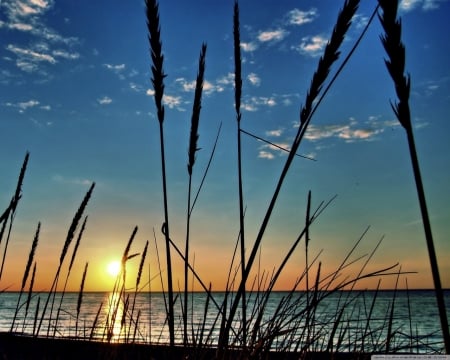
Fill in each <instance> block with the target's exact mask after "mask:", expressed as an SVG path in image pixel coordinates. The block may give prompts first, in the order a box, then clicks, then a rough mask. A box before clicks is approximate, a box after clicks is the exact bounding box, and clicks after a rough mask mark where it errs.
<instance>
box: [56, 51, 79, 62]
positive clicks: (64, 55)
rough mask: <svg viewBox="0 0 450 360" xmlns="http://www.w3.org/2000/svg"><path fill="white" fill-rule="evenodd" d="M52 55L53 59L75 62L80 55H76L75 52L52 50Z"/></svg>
mask: <svg viewBox="0 0 450 360" xmlns="http://www.w3.org/2000/svg"><path fill="white" fill-rule="evenodd" d="M52 54H53V56H55V57H61V58H64V59H67V60H76V59H78V58H79V57H80V54H78V53H77V52H74V53H70V52H68V51H65V50H53V51H52Z"/></svg>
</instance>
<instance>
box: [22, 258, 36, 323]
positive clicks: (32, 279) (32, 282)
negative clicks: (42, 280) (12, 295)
mask: <svg viewBox="0 0 450 360" xmlns="http://www.w3.org/2000/svg"><path fill="white" fill-rule="evenodd" d="M35 276H36V261H35V262H34V266H33V272H32V274H31V280H30V286H29V288H28V295H27V302H26V305H25V315H24V316H23V325H22V331H23V330H25V321H26V319H27V316H28V310H29V309H30V303H31V297H32V295H33V286H34V279H35Z"/></svg>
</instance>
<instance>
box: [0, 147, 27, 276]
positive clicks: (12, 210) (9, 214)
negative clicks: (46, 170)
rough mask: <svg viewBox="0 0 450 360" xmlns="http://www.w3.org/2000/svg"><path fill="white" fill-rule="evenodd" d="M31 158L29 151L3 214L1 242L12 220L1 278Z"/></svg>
mask: <svg viewBox="0 0 450 360" xmlns="http://www.w3.org/2000/svg"><path fill="white" fill-rule="evenodd" d="M29 158H30V153H29V152H27V153H26V154H25V159H24V160H23V164H22V168H21V169H20V173H19V178H18V180H17V186H16V191H15V193H14V196H13V198H12V199H11V202H10V204H9V207H8V208H7V209H6V211H5V212H4V213H3V214H2V220H3V225H2V228H1V230H0V244H1V243H2V240H3V235H4V232H5V229H6V224H7V222H8V218H10V221H9V228H8V233H7V235H6V239H5V248H4V250H3V257H2V264H1V267H0V280H1V279H2V275H3V267H4V265H5V259H6V254H7V252H8V245H9V239H10V237H11V230H12V226H13V223H14V218H15V217H16V210H17V205H18V204H19V200H20V199H21V197H22V184H23V179H24V178H25V172H26V170H27V165H28V159H29Z"/></svg>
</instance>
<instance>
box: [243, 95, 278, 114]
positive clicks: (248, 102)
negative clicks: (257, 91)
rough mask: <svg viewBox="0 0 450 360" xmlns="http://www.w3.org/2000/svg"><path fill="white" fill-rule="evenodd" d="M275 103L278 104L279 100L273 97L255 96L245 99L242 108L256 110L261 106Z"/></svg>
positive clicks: (271, 105)
mask: <svg viewBox="0 0 450 360" xmlns="http://www.w3.org/2000/svg"><path fill="white" fill-rule="evenodd" d="M275 105H277V102H276V100H275V99H274V98H273V97H265V96H260V97H256V96H253V97H251V98H249V99H244V101H243V102H242V109H243V110H245V111H251V112H254V111H257V110H258V109H259V108H260V107H261V106H268V107H273V106H275Z"/></svg>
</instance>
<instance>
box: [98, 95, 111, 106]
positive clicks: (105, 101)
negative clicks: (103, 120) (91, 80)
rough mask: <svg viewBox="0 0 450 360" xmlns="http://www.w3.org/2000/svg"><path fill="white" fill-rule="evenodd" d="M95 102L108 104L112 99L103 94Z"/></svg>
mask: <svg viewBox="0 0 450 360" xmlns="http://www.w3.org/2000/svg"><path fill="white" fill-rule="evenodd" d="M97 102H98V103H99V104H100V105H109V104H111V103H112V102H113V101H112V99H111V98H110V97H108V96H103V97H102V98H100V99H97Z"/></svg>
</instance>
